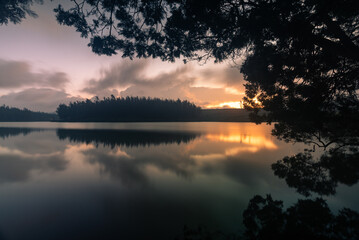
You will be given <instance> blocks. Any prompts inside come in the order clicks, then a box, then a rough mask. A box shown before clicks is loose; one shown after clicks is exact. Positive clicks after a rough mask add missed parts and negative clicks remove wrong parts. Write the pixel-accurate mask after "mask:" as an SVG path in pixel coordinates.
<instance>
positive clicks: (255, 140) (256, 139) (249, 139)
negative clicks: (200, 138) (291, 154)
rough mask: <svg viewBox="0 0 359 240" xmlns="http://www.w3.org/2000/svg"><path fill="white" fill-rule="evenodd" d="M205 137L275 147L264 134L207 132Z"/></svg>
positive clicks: (262, 146)
mask: <svg viewBox="0 0 359 240" xmlns="http://www.w3.org/2000/svg"><path fill="white" fill-rule="evenodd" d="M206 138H207V139H209V140H212V141H220V142H236V143H244V144H248V145H250V146H252V147H259V148H266V149H277V148H278V147H277V145H275V144H274V143H273V142H272V141H271V140H270V139H267V138H265V137H264V136H249V135H244V134H238V135H237V134H230V135H223V134H218V135H216V134H208V135H207V136H206Z"/></svg>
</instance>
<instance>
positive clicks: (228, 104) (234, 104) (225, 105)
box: [205, 101, 244, 109]
mask: <svg viewBox="0 0 359 240" xmlns="http://www.w3.org/2000/svg"><path fill="white" fill-rule="evenodd" d="M205 108H207V109H210V108H235V109H244V106H243V101H238V102H224V103H220V104H217V105H215V104H214V105H211V104H210V105H206V106H205Z"/></svg>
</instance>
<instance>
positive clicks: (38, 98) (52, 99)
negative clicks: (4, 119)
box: [0, 88, 82, 112]
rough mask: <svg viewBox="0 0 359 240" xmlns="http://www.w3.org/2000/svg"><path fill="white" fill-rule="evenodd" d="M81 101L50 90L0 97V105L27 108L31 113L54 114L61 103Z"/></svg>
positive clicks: (58, 91) (27, 91) (24, 91)
mask: <svg viewBox="0 0 359 240" xmlns="http://www.w3.org/2000/svg"><path fill="white" fill-rule="evenodd" d="M77 100H82V98H80V97H73V96H71V95H69V94H68V93H66V92H64V91H60V90H54V89H51V88H29V89H25V90H23V91H20V92H15V93H9V94H7V95H3V96H1V97H0V104H1V105H3V104H5V105H8V106H11V107H18V108H28V109H30V110H33V111H44V112H55V110H56V108H57V106H58V105H59V104H61V103H65V104H67V103H69V102H73V101H77Z"/></svg>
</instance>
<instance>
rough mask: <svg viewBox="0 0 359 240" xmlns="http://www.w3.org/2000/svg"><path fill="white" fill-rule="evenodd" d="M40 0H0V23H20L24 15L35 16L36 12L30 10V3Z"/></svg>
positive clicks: (40, 0) (39, 1) (39, 0)
mask: <svg viewBox="0 0 359 240" xmlns="http://www.w3.org/2000/svg"><path fill="white" fill-rule="evenodd" d="M42 2H43V1H42V0H1V1H0V25H3V24H5V25H6V24H8V23H9V22H12V23H15V24H16V23H20V22H21V21H22V20H23V19H25V18H26V15H29V16H31V17H37V14H36V13H35V12H34V11H33V10H31V5H33V4H34V3H42Z"/></svg>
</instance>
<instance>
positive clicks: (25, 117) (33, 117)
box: [0, 105, 57, 122]
mask: <svg viewBox="0 0 359 240" xmlns="http://www.w3.org/2000/svg"><path fill="white" fill-rule="evenodd" d="M54 120H57V116H56V114H51V113H44V112H33V111H30V110H29V109H27V108H24V109H19V108H14V107H9V106H5V105H3V106H0V122H11V121H30V122H31V121H54Z"/></svg>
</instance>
